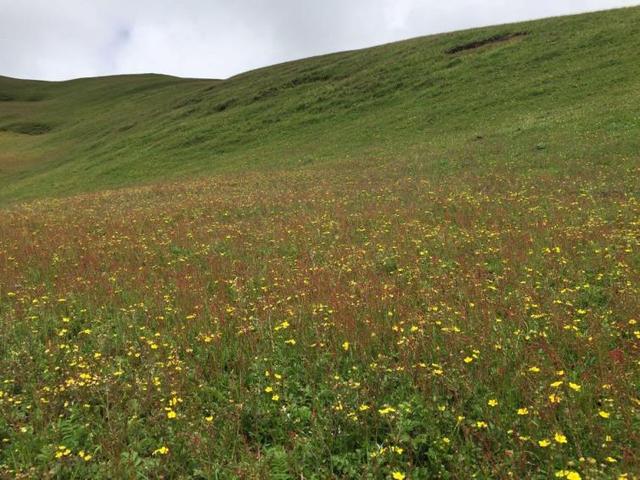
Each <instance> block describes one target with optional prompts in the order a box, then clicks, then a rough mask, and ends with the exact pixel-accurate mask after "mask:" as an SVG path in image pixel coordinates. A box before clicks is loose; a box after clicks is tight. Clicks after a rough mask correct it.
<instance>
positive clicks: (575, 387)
mask: <svg viewBox="0 0 640 480" xmlns="http://www.w3.org/2000/svg"><path fill="white" fill-rule="evenodd" d="M569 388H571V390H574V391H576V392H579V391H580V390H581V389H582V387H581V386H580V385H578V384H577V383H572V382H569Z"/></svg>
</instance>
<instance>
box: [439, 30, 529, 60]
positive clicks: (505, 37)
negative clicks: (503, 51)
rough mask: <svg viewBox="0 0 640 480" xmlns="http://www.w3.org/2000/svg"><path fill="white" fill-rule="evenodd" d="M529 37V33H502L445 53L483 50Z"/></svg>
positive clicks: (458, 46)
mask: <svg viewBox="0 0 640 480" xmlns="http://www.w3.org/2000/svg"><path fill="white" fill-rule="evenodd" d="M527 35H529V32H515V33H502V34H499V35H493V36H491V37H488V38H484V39H482V40H476V41H474V42H469V43H463V44H462V45H456V46H455V47H451V48H450V49H448V50H446V51H445V53H448V54H449V55H453V54H455V53H459V52H464V51H465V50H474V49H476V48H481V47H484V46H486V45H491V44H495V43H503V42H508V41H509V40H513V39H515V38H519V37H525V36H527Z"/></svg>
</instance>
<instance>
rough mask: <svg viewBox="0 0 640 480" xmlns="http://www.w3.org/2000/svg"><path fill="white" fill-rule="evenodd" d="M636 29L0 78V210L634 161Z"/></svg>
mask: <svg viewBox="0 0 640 480" xmlns="http://www.w3.org/2000/svg"><path fill="white" fill-rule="evenodd" d="M639 23H640V8H630V9H621V10H614V11H608V12H600V13H594V14H586V15H579V16H572V17H562V18H554V19H547V20H541V21H536V22H528V23H521V24H514V25H506V26H496V27H490V28H483V29H477V30H469V31H464V32H457V33H452V34H445V35H438V36H431V37H424V38H418V39H413V40H409V41H404V42H399V43H394V44H389V45H384V46H380V47H376V48H371V49H366V50H361V51H353V52H344V53H339V54H333V55H327V56H322V57H317V58H311V59H307V60H302V61H297V62H291V63H286V64H282V65H276V66H273V67H269V68H265V69H260V70H256V71H252V72H248V73H246V74H242V75H239V76H237V77H233V78H231V79H228V80H224V81H219V80H195V79H180V78H174V77H166V76H160V75H141V76H120V77H105V78H93V79H79V80H73V81H68V82H60V83H49V82H35V81H23V80H14V79H9V78H5V77H0V202H3V203H6V202H9V201H15V200H20V199H27V198H32V197H42V196H48V195H59V194H68V193H74V192H81V191H91V190H96V189H102V188H111V187H118V186H125V185H131V184H137V183H141V182H150V181H156V180H164V179H173V178H181V177H185V176H197V175H203V174H210V173H213V172H221V171H227V172H228V171H239V170H245V169H262V168H292V167H296V166H305V168H309V167H310V166H311V168H313V166H314V165H325V164H326V163H327V162H336V161H337V162H345V161H347V160H348V159H350V158H351V159H357V160H371V159H384V160H386V161H393V159H395V158H400V157H404V158H412V159H415V161H416V163H417V164H420V163H421V162H422V163H423V164H424V162H427V163H429V162H430V163H429V165H431V167H432V168H434V169H437V168H438V167H439V166H440V167H442V168H445V169H448V170H450V169H451V168H453V169H454V170H455V168H456V165H457V166H458V167H460V166H461V165H466V167H469V166H470V165H471V166H473V165H477V166H478V168H481V165H482V164H483V162H486V161H505V162H516V163H518V162H528V163H531V162H533V163H532V165H535V166H536V167H538V168H550V169H552V170H553V168H554V167H553V165H554V164H555V162H556V160H558V159H563V161H570V160H575V161H578V160H579V161H585V162H588V161H597V162H615V161H616V160H617V159H618V160H619V159H620V158H628V157H630V156H633V155H637V151H638V148H637V147H638V140H637V139H638V138H640V127H639V123H640V121H639V120H638V107H637V105H638V104H639V100H640V62H638V61H637V60H638V54H637V52H638V51H640V35H639V34H638V32H637V25H638V24H639ZM532 155H533V157H532ZM551 160H553V161H551ZM460 162H462V163H460Z"/></svg>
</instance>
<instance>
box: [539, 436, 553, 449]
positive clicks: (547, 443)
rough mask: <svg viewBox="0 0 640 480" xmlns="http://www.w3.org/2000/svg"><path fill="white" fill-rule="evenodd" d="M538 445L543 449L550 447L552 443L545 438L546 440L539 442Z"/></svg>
mask: <svg viewBox="0 0 640 480" xmlns="http://www.w3.org/2000/svg"><path fill="white" fill-rule="evenodd" d="M538 445H540V446H541V447H542V448H547V447H548V446H549V445H551V442H550V441H549V440H548V439H546V438H545V439H544V440H539V441H538Z"/></svg>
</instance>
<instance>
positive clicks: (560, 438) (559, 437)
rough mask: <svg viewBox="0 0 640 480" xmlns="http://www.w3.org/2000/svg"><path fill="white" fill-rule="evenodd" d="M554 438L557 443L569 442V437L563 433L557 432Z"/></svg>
mask: <svg viewBox="0 0 640 480" xmlns="http://www.w3.org/2000/svg"><path fill="white" fill-rule="evenodd" d="M553 439H554V440H555V441H556V443H567V437H565V436H564V435H563V434H562V433H558V432H556V434H555V435H554V436H553Z"/></svg>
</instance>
